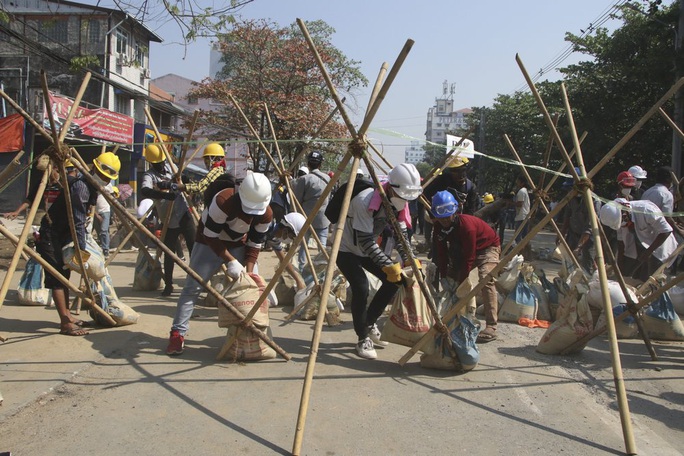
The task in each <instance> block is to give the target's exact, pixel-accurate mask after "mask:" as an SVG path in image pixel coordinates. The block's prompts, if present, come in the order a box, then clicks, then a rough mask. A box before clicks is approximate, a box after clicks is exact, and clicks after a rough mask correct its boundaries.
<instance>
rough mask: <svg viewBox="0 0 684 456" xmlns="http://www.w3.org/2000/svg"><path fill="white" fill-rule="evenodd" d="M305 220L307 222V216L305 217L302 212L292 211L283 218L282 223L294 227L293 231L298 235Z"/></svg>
mask: <svg viewBox="0 0 684 456" xmlns="http://www.w3.org/2000/svg"><path fill="white" fill-rule="evenodd" d="M304 222H306V217H304V216H303V215H302V214H300V213H299V212H290V213H288V214H285V216H284V217H283V220H282V221H281V222H280V223H282V224H283V225H285V226H286V227H288V228H290V229H292V231H294V234H295V236H297V235H299V232H300V231H301V230H302V227H303V226H304Z"/></svg>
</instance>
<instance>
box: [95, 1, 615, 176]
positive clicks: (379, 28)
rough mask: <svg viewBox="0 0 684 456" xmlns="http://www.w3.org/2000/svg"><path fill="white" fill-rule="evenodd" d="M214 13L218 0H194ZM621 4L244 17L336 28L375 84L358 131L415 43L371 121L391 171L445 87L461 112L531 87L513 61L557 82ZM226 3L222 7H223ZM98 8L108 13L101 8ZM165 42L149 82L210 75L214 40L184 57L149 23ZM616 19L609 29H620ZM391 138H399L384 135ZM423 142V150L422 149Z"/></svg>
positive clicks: (305, 9)
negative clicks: (384, 74)
mask: <svg viewBox="0 0 684 456" xmlns="http://www.w3.org/2000/svg"><path fill="white" fill-rule="evenodd" d="M195 2H196V3H199V4H202V5H205V6H211V5H212V4H213V2H211V1H205V0H195ZM616 3H623V2H622V1H618V0H515V1H512V0H477V1H463V0H428V1H425V2H416V1H408V0H364V1H359V0H344V1H330V0H254V1H253V2H251V3H249V4H247V5H245V6H244V7H242V8H241V9H240V10H239V11H238V13H237V14H238V15H240V16H242V17H243V18H247V19H257V18H264V19H270V20H272V21H274V22H276V23H278V24H279V25H283V26H285V25H289V24H292V23H294V22H295V21H296V19H297V18H300V19H303V20H317V19H322V20H324V21H325V22H326V23H328V24H329V25H330V26H332V27H333V28H334V29H335V31H336V32H335V34H334V35H333V37H332V42H333V45H335V46H336V47H337V48H338V49H340V50H341V51H342V52H343V53H344V54H345V55H346V56H347V57H348V58H350V59H353V60H358V61H361V70H362V72H363V73H364V75H365V76H366V78H367V79H368V80H369V85H368V87H366V88H364V89H361V90H360V91H359V93H358V98H357V102H356V105H353V106H349V109H350V112H349V113H350V116H351V118H352V120H353V121H354V123H355V124H356V126H357V127H358V126H359V125H360V124H361V121H362V116H363V113H364V112H365V109H366V106H367V103H368V99H369V97H370V94H371V91H372V88H373V84H374V83H375V80H376V78H377V75H378V72H379V70H380V67H381V65H382V63H383V62H387V63H388V65H389V66H390V67H391V66H392V64H393V63H394V62H395V60H396V58H397V56H398V55H399V52H400V51H401V49H402V47H403V46H404V44H405V43H406V41H407V40H408V39H412V40H414V41H415V44H414V45H413V47H412V49H411V51H410V53H409V54H408V57H407V58H406V60H405V62H404V64H403V66H402V67H401V69H400V71H399V73H398V75H397V78H396V79H395V81H394V82H393V84H392V85H391V88H390V90H389V92H388V94H387V96H386V97H385V100H384V101H383V102H382V105H381V107H380V109H379V111H378V112H377V115H376V116H375V118H374V120H373V123H372V124H371V130H370V132H369V134H368V136H369V138H370V139H371V140H372V141H373V142H374V143H375V144H376V146H377V147H378V148H379V149H381V150H383V151H384V153H385V155H386V157H387V158H388V159H389V161H390V162H392V163H393V164H394V165H396V164H398V163H401V162H402V161H403V158H404V149H405V148H406V147H407V146H408V145H409V144H410V142H411V140H412V139H413V140H420V141H424V140H425V136H424V135H425V127H426V115H427V111H428V109H429V108H430V107H431V106H433V105H434V103H435V99H436V98H437V97H439V96H440V95H441V94H442V88H443V83H444V81H447V83H448V84H449V85H451V84H455V93H454V106H455V108H456V109H461V108H468V107H473V106H491V105H492V104H493V102H494V99H495V98H496V97H497V95H499V94H512V93H513V92H515V91H516V90H520V89H524V88H526V87H527V86H526V83H525V80H524V77H523V74H522V72H521V70H520V68H519V67H518V65H517V63H516V61H515V56H516V54H519V56H520V58H521V60H522V62H523V64H524V66H525V68H526V69H527V71H528V72H529V73H530V74H531V75H535V74H536V73H537V72H538V71H539V70H540V69H542V68H547V67H548V68H549V71H548V72H546V73H544V74H543V76H542V77H541V80H545V79H549V80H556V79H558V78H559V74H558V72H556V71H554V70H553V68H554V67H557V66H566V65H568V64H571V63H575V62H577V61H579V60H581V59H586V57H583V56H581V55H579V54H572V55H569V56H568V57H567V58H565V59H564V60H562V61H561V62H558V63H556V64H555V66H554V61H558V59H559V57H562V56H563V55H564V53H565V52H566V51H569V43H567V42H566V41H565V40H564V37H565V33H566V32H570V33H574V34H577V35H580V34H582V33H583V31H588V30H589V27H590V26H591V25H592V24H594V25H595V24H597V23H598V22H599V21H600V20H601V19H602V18H605V16H606V13H608V12H609V11H610V10H611V7H612V6H613V5H614V4H616ZM216 4H224V2H216ZM100 5H101V6H108V7H111V6H110V5H107V4H106V1H104V0H103V1H100ZM146 25H147V27H148V28H150V29H152V30H153V31H154V32H155V33H157V34H158V35H159V36H160V37H161V38H162V39H163V40H164V42H163V43H161V44H158V43H152V44H151V46H150V62H151V73H152V78H156V77H160V76H163V75H166V74H169V73H174V74H178V75H180V76H183V77H186V78H190V79H193V80H196V81H200V80H202V79H203V78H205V77H208V76H209V47H210V45H209V43H210V40H209V39H200V40H198V41H196V42H194V43H193V44H191V45H190V47H189V48H188V50H187V55H185V56H184V54H186V51H185V49H183V47H182V46H181V45H179V44H177V43H178V42H179V41H180V38H179V36H180V32H179V30H178V28H177V26H175V25H174V24H173V23H171V22H167V23H166V24H164V25H160V24H152V23H148V24H146ZM619 25H620V22H619V21H616V20H612V21H610V20H609V21H608V22H606V23H604V24H603V26H604V27H608V28H609V29H613V28H615V27H617V26H619ZM385 131H392V132H396V135H395V134H394V133H393V134H392V135H387V134H383V132H385ZM421 144H422V143H421Z"/></svg>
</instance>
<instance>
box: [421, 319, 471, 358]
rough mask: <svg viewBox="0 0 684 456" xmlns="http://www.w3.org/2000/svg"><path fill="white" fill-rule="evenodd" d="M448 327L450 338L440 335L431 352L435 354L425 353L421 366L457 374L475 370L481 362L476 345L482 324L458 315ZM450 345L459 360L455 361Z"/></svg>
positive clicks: (422, 356)
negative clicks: (453, 371) (452, 371)
mask: <svg viewBox="0 0 684 456" xmlns="http://www.w3.org/2000/svg"><path fill="white" fill-rule="evenodd" d="M445 324H447V323H446V322H445ZM447 327H448V328H449V336H448V337H447V336H445V335H443V334H440V335H438V336H437V337H436V338H435V341H434V347H433V348H432V350H431V351H432V352H433V353H423V354H422V355H421V357H420V365H421V366H422V367H425V368H429V369H441V370H455V371H457V372H467V371H470V370H473V369H474V368H475V367H476V366H477V364H478V363H479V362H480V351H479V349H478V348H477V343H476V342H477V335H478V334H479V333H480V324H479V323H476V322H474V321H473V320H471V319H470V318H468V317H467V316H463V315H457V316H456V317H454V318H452V319H451V321H450V322H449V323H448V324H447ZM449 345H451V349H452V350H453V352H454V353H455V354H456V356H457V358H458V359H454V357H453V355H452V350H450V349H449ZM427 351H428V350H426V352H427Z"/></svg>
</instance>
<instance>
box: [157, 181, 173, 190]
mask: <svg viewBox="0 0 684 456" xmlns="http://www.w3.org/2000/svg"><path fill="white" fill-rule="evenodd" d="M157 188H158V189H159V190H169V189H171V181H159V182H157Z"/></svg>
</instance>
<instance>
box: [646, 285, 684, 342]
mask: <svg viewBox="0 0 684 456" xmlns="http://www.w3.org/2000/svg"><path fill="white" fill-rule="evenodd" d="M643 321H644V328H645V330H646V333H647V334H648V337H650V338H651V339H655V340H684V325H682V321H681V320H680V319H679V316H678V315H677V313H676V312H675V311H674V306H673V305H672V300H670V296H669V293H668V292H666V293H664V294H663V295H662V296H660V298H658V299H657V300H656V301H655V302H653V303H652V304H651V305H650V306H649V307H648V308H647V309H646V310H645V311H644V314H643Z"/></svg>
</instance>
